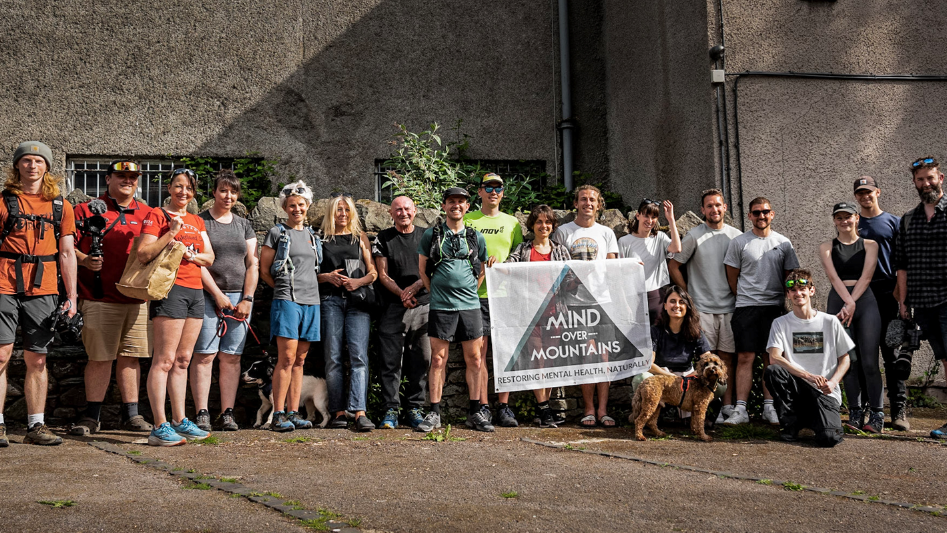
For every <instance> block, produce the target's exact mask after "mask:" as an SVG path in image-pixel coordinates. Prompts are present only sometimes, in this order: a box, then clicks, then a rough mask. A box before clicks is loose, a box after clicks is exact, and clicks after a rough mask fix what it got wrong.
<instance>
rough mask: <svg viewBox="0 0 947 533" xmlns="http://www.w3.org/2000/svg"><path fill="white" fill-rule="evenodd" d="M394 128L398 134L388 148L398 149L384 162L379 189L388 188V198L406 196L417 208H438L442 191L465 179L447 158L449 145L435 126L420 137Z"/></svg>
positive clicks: (400, 126)
mask: <svg viewBox="0 0 947 533" xmlns="http://www.w3.org/2000/svg"><path fill="white" fill-rule="evenodd" d="M397 126H398V129H399V130H400V133H399V134H397V135H396V136H395V140H394V141H392V142H391V144H392V145H394V146H397V147H398V149H397V150H396V151H395V152H394V153H393V154H392V155H391V157H390V158H389V159H388V160H387V161H385V167H387V168H389V170H388V181H387V182H385V184H384V185H383V186H384V187H391V189H392V195H393V196H392V197H395V196H402V195H403V196H407V197H409V198H411V199H412V200H414V203H415V205H417V206H418V207H433V208H437V207H440V206H441V199H442V195H443V193H444V190H445V189H448V188H450V187H457V186H459V185H460V184H462V183H463V182H465V181H466V178H467V175H466V174H464V173H463V172H462V171H461V170H460V164H459V163H458V162H457V161H455V160H452V159H451V157H450V152H451V147H452V145H451V144H450V143H449V144H446V145H445V144H444V143H443V142H442V141H441V137H440V136H439V135H437V130H438V129H439V128H440V126H438V125H437V123H436V122H435V123H434V124H431V125H430V127H429V129H427V130H424V131H422V132H421V133H414V132H411V131H408V127H407V126H405V125H404V124H398V125H397Z"/></svg>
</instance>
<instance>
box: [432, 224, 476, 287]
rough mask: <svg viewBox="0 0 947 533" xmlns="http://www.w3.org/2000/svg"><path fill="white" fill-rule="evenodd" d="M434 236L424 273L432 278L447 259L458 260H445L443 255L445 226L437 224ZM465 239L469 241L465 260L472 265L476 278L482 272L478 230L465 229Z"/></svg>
mask: <svg viewBox="0 0 947 533" xmlns="http://www.w3.org/2000/svg"><path fill="white" fill-rule="evenodd" d="M433 231H434V233H433V235H432V238H431V247H430V249H429V250H428V254H427V267H426V268H425V269H424V273H425V274H426V275H427V277H428V278H430V277H431V276H432V275H433V274H434V271H435V270H436V269H437V266H438V265H440V264H441V262H442V261H444V260H445V259H457V258H445V257H444V256H443V254H442V253H441V246H442V245H443V243H444V239H445V238H446V237H445V236H444V225H443V224H437V225H436V226H434V228H433ZM464 238H465V239H466V240H467V250H468V253H467V257H466V258H465V260H466V261H467V262H468V263H469V264H470V268H471V269H472V270H473V275H474V277H475V278H476V277H478V276H480V270H481V266H482V263H481V262H480V244H479V243H478V242H477V230H475V229H473V228H471V227H469V226H468V227H465V228H464Z"/></svg>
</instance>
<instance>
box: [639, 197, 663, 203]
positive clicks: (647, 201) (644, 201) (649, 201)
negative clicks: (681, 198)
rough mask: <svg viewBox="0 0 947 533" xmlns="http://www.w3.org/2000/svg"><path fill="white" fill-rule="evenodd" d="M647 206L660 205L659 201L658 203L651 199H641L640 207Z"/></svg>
mask: <svg viewBox="0 0 947 533" xmlns="http://www.w3.org/2000/svg"><path fill="white" fill-rule="evenodd" d="M648 204H655V205H661V201H660V200H652V199H651V198H642V199H641V205H648Z"/></svg>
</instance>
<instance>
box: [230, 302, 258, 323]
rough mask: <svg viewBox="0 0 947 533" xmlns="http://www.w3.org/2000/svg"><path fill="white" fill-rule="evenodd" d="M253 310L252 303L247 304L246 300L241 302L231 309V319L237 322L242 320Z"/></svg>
mask: <svg viewBox="0 0 947 533" xmlns="http://www.w3.org/2000/svg"><path fill="white" fill-rule="evenodd" d="M252 308H253V302H248V301H247V300H241V301H240V303H238V304H237V307H234V309H233V317H234V318H236V319H237V320H243V319H245V318H247V317H248V316H250V310H251V309H252Z"/></svg>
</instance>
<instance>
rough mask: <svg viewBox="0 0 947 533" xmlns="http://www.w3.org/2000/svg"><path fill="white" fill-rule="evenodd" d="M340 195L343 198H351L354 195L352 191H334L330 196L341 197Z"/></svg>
mask: <svg viewBox="0 0 947 533" xmlns="http://www.w3.org/2000/svg"><path fill="white" fill-rule="evenodd" d="M340 196H341V197H342V198H351V197H352V193H350V192H334V193H332V194H330V195H329V198H338V197H340Z"/></svg>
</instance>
